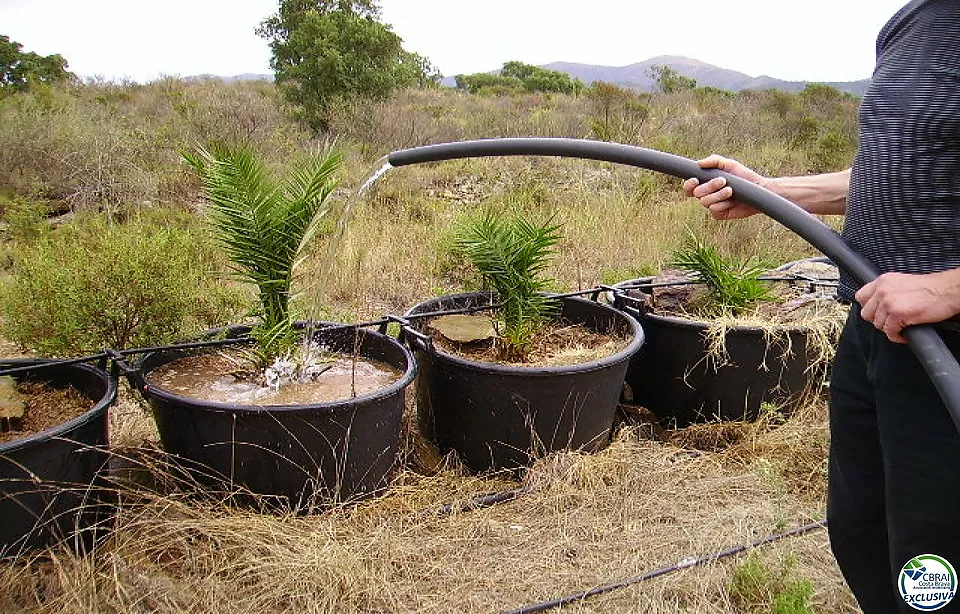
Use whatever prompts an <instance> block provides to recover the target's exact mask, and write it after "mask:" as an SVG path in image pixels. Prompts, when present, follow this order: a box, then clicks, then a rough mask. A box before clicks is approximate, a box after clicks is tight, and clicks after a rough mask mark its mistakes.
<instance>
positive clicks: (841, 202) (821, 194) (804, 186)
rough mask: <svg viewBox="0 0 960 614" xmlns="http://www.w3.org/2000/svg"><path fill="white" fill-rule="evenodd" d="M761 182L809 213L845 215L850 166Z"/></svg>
mask: <svg viewBox="0 0 960 614" xmlns="http://www.w3.org/2000/svg"><path fill="white" fill-rule="evenodd" d="M761 185H762V186H763V187H765V188H767V189H768V190H770V191H772V192H774V193H776V194H779V195H780V196H782V197H784V198H786V199H787V200H789V201H790V202H792V203H795V204H796V205H797V206H799V207H800V208H801V209H804V210H805V211H807V212H809V213H813V214H816V215H843V214H844V213H846V211H847V194H848V192H849V191H850V169H847V170H844V171H839V172H836V173H824V174H821V175H806V176H801V177H775V178H772V179H766V180H765V181H764V182H763V183H762V184H761Z"/></svg>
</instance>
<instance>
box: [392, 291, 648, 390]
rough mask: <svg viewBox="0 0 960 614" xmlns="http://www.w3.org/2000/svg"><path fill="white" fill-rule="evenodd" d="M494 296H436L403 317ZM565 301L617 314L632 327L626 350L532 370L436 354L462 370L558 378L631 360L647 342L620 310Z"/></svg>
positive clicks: (636, 324) (439, 351) (582, 300)
mask: <svg viewBox="0 0 960 614" xmlns="http://www.w3.org/2000/svg"><path fill="white" fill-rule="evenodd" d="M483 296H491V293H489V292H461V293H458V294H445V295H443V296H439V297H435V298H432V299H428V300H425V301H421V302H419V303H417V304H416V305H414V306H413V307H411V308H410V309H408V310H407V312H406V313H405V314H404V316H405V317H407V316H411V315H416V314H415V312H416V311H417V309H418V308H420V307H422V306H424V305H428V304H430V303H436V302H438V301H442V300H458V299H467V298H474V297H483ZM560 298H561V300H563V301H568V300H569V301H574V302H580V303H586V304H590V305H593V306H596V307H599V308H600V309H602V310H609V311H610V312H611V314H612V315H615V316H616V317H617V318H619V319H621V320H622V321H623V322H624V323H625V324H626V325H627V326H628V328H629V330H630V333H631V336H632V339H631V340H630V343H628V344H627V346H626V347H624V348H623V349H621V350H620V351H619V352H617V353H615V354H610V355H608V356H604V357H603V358H599V359H596V360H590V361H587V362H580V363H574V364H570V365H555V366H548V367H530V366H525V365H510V364H503V363H495V362H482V361H479V360H471V359H469V358H463V357H462V356H457V355H456V354H451V353H450V352H447V351H444V350H443V349H441V348H438V347H436V346H434V352H436V353H437V354H438V355H440V356H442V357H443V358H444V359H445V360H449V361H451V362H453V363H456V364H457V365H458V366H460V367H462V368H469V369H474V370H477V371H484V372H487V373H500V374H508V373H516V374H522V375H524V376H533V377H537V376H540V377H550V376H557V375H567V374H572V373H587V372H590V371H599V370H600V369H606V368H608V367H611V366H613V365H616V364H619V363H621V362H623V361H625V360H629V359H630V358H631V357H632V356H633V355H634V354H636V353H637V352H638V351H639V350H640V347H641V346H643V344H644V342H645V341H646V337H645V336H644V333H643V328H642V327H641V326H640V323H639V322H637V320H635V319H634V318H632V317H630V316H629V315H628V314H626V313H624V312H622V311H620V310H619V309H614V308H613V307H611V306H609V305H605V304H603V303H601V302H599V301H593V300H589V299H585V298H582V297H579V296H563V297H560Z"/></svg>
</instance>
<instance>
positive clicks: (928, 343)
mask: <svg viewBox="0 0 960 614" xmlns="http://www.w3.org/2000/svg"><path fill="white" fill-rule="evenodd" d="M489 156H558V157H564V158H582V159H586V160H598V161H602V162H615V163H618V164H625V165H628V166H635V167H638V168H645V169H649V170H652V171H659V172H661V173H666V174H667V175H673V176H674V177H679V178H681V179H686V178H688V177H696V178H697V179H699V180H700V181H701V182H705V181H709V180H710V179H713V178H714V177H721V176H722V177H725V178H726V180H727V185H729V186H730V187H731V188H733V191H734V193H735V194H736V195H737V198H738V199H740V200H742V201H744V202H746V203H749V204H750V205H751V206H753V207H755V208H756V209H757V210H759V211H761V212H762V213H765V214H767V215H768V216H770V217H772V218H773V219H775V220H776V221H778V222H780V223H781V224H783V225H784V226H786V227H787V228H788V229H790V230H792V231H793V232H795V233H796V234H798V235H799V236H800V237H801V238H803V239H804V240H806V241H807V242H808V243H810V244H811V245H813V246H814V247H816V248H817V249H818V250H820V251H821V252H822V253H823V254H824V255H825V256H827V257H829V258H830V259H831V260H832V261H833V262H835V263H836V264H837V265H838V266H840V267H842V268H843V269H844V270H845V271H847V272H848V273H849V274H850V275H852V276H853V278H854V279H855V280H856V281H857V282H858V283H860V284H861V285H862V284H866V283H869V282H871V281H873V280H874V279H876V278H877V276H878V275H879V271H878V270H877V268H876V267H875V266H874V265H873V264H872V263H871V262H870V261H868V260H867V259H866V258H864V257H863V256H862V255H860V254H859V253H858V252H856V251H854V250H853V249H852V248H851V247H850V246H849V245H848V244H847V243H846V242H845V241H844V240H843V239H842V238H841V237H840V235H839V234H837V233H836V231H834V230H833V229H832V228H830V227H829V226H827V225H826V224H824V223H823V222H821V221H820V220H819V219H818V218H817V217H815V216H813V215H810V214H809V213H807V212H806V211H804V210H803V209H801V208H800V207H798V206H796V205H794V204H793V203H791V202H790V201H788V200H786V199H785V198H782V197H781V196H778V195H777V194H774V193H773V192H771V191H769V190H766V189H764V188H761V187H760V186H758V185H757V184H755V183H752V182H750V181H746V180H745V179H741V178H739V177H734V176H733V175H730V174H729V173H724V172H722V171H718V170H714V169H710V170H705V169H702V168H700V166H699V165H698V164H697V163H696V162H694V161H693V160H690V159H689V158H684V157H681V156H675V155H673V154H668V153H664V152H662V151H656V150H654V149H646V148H643V147H634V146H631V145H622V144H619V143H607V142H604V141H590V140H583V139H547V138H512V139H485V140H478V141H460V142H456V143H443V144H440V145H426V146H424V147H414V148H412V149H404V150H400V151H395V152H393V153H391V154H389V155H388V156H387V160H388V162H389V163H390V164H391V165H392V166H407V165H410V164H420V163H422V162H438V161H441V160H452V159H457V158H478V157H489ZM902 334H903V336H904V337H905V338H906V339H907V342H908V343H909V344H910V348H911V349H912V350H913V353H914V354H915V355H916V356H917V359H918V360H919V361H920V363H921V364H922V365H923V368H924V369H925V370H926V372H927V374H928V375H929V376H930V379H931V380H932V381H933V384H934V386H936V388H937V391H938V392H939V393H940V397H941V398H942V399H943V402H944V404H945V405H946V407H947V410H948V411H949V412H950V416H951V417H952V418H953V422H954V424H955V425H956V427H957V429H958V430H960V364H957V360H956V358H954V356H953V354H952V353H951V352H950V350H949V349H948V348H947V346H946V345H945V344H944V343H943V340H942V339H941V338H940V335H938V334H937V331H936V330H934V328H933V327H932V326H929V325H922V326H910V327H908V328H905V329H904V330H903V332H902Z"/></svg>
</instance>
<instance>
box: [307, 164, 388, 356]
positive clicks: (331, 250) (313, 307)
mask: <svg viewBox="0 0 960 614" xmlns="http://www.w3.org/2000/svg"><path fill="white" fill-rule="evenodd" d="M374 168H375V169H376V170H375V171H374V172H373V173H372V174H371V175H370V176H369V177H368V178H367V180H366V181H364V182H363V183H362V184H361V185H360V188H359V189H358V190H357V191H356V192H354V193H353V194H352V195H351V196H350V197H349V198H348V199H347V200H346V202H344V204H343V207H342V208H341V210H340V217H339V218H337V225H336V227H335V228H334V229H333V232H332V233H331V234H330V236H329V237H327V245H326V248H325V249H324V252H323V257H322V258H321V260H320V267H319V271H318V272H317V276H316V278H315V279H314V280H313V291H312V292H311V297H310V298H311V300H310V301H309V304H308V305H307V319H308V321H309V322H310V323H309V324H308V326H307V330H306V335H305V336H304V338H303V347H302V349H301V351H302V356H303V359H304V361H305V362H306V363H308V362H309V359H310V358H311V355H312V353H313V352H315V349H314V344H312V343H310V340H311V339H312V338H313V322H314V321H315V320H316V319H317V314H318V312H319V309H320V306H321V305H322V304H323V301H324V298H325V297H326V294H327V287H328V286H329V284H330V279H331V277H332V275H333V267H334V266H335V264H336V261H337V258H338V257H339V256H340V247H341V244H342V243H343V237H344V235H345V234H346V230H347V226H348V225H349V224H350V220H351V219H352V218H353V211H354V209H355V208H356V206H357V203H359V202H360V201H361V200H362V199H363V197H364V196H366V194H367V192H369V191H370V189H371V188H372V187H373V185H374V184H375V183H376V182H377V181H378V180H379V179H380V178H381V177H383V176H384V175H385V174H386V173H387V171H389V170H390V169H392V168H393V165H391V164H390V162H389V161H387V156H384V157H382V158H380V159H379V160H377V162H376V163H375V166H374Z"/></svg>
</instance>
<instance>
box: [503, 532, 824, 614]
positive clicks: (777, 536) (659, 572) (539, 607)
mask: <svg viewBox="0 0 960 614" xmlns="http://www.w3.org/2000/svg"><path fill="white" fill-rule="evenodd" d="M826 526H827V521H826V520H820V521H818V522H811V523H810V524H806V525H803V526H801V527H796V528H794V529H790V530H789V531H784V532H783V533H774V534H773V535H768V536H766V537H763V538H761V539H758V540H756V541H753V542H751V543H749V544H741V545H739V546H734V547H732V548H727V549H726V550H721V551H719V552H714V553H713V554H707V555H705V556H701V557H699V558H693V559H685V560H683V561H680V562H679V563H675V564H674V565H668V566H666V567H661V568H659V569H655V570H653V571H648V572H647V573H644V574H642V575H639V576H634V577H632V578H627V579H625V580H619V581H617V582H613V583H611V584H605V585H604V586H598V587H596V588H592V589H590V590H586V591H583V592H580V593H576V594H573V595H567V596H566V597H560V598H558V599H552V600H550V601H542V602H540V603H535V604H532V605H528V606H524V607H522V608H519V609H516V610H509V611H507V612H505V613H504V614H533V613H534V612H543V611H546V610H551V609H553V608H559V607H561V606H565V605H569V604H571V603H575V602H578V601H583V600H585V599H588V598H590V597H595V596H597V595H602V594H604V593H609V592H611V591H614V590H617V589H620V588H625V587H627V586H632V585H634V584H638V583H640V582H644V581H646V580H651V579H653V578H659V577H660V576H665V575H667V574H670V573H673V572H675V571H680V570H681V569H689V568H690V567H698V566H700V565H703V564H705V563H712V562H713V561H719V560H721V559H725V558H727V557H730V556H734V555H736V554H740V553H742V552H745V551H746V550H750V549H752V548H759V547H760V546H764V545H766V544H769V543H772V542H776V541H780V540H781V539H785V538H787V537H796V536H798V535H804V534H806V533H810V532H812V531H815V530H817V529H822V528H825V527H826Z"/></svg>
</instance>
